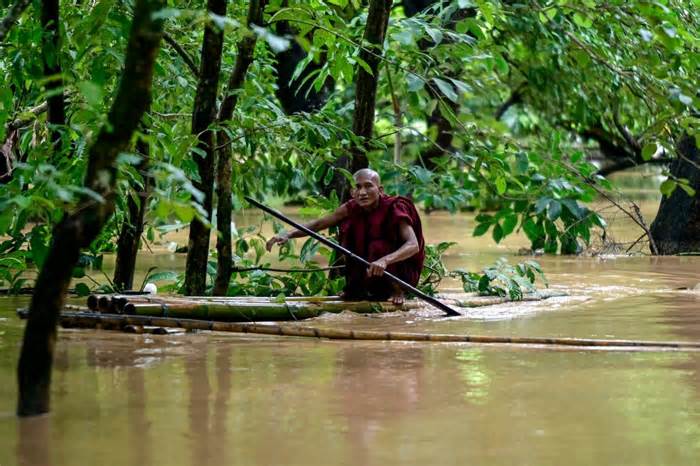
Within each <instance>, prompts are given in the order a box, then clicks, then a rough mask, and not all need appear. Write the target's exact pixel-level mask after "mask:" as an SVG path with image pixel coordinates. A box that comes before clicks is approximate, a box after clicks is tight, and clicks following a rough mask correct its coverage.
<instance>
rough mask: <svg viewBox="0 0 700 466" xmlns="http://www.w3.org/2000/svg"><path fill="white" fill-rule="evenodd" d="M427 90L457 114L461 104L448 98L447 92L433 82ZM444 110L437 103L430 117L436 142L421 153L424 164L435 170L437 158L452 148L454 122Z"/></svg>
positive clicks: (430, 124) (427, 167)
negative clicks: (446, 115) (447, 116)
mask: <svg viewBox="0 0 700 466" xmlns="http://www.w3.org/2000/svg"><path fill="white" fill-rule="evenodd" d="M427 90H428V94H429V95H430V97H432V98H433V99H436V100H438V101H440V102H443V103H444V104H445V106H446V107H447V108H448V109H449V111H450V112H452V113H453V114H455V115H457V112H458V111H459V105H458V104H457V103H455V102H452V101H451V100H450V99H448V98H447V97H446V96H445V94H443V93H442V92H441V91H440V90H439V89H437V88H436V87H435V86H434V85H432V84H428V86H427ZM442 112H443V110H442V108H441V107H440V105H437V106H436V107H435V110H433V113H432V114H430V116H429V117H428V133H431V132H432V131H431V128H435V133H436V135H437V136H436V137H435V143H434V144H431V145H430V147H428V148H427V149H426V150H425V151H423V152H421V154H420V159H421V162H422V164H423V166H424V167H425V168H426V169H428V170H430V171H434V170H435V169H436V168H437V163H436V162H435V159H436V158H438V157H441V156H443V155H445V154H446V153H448V152H449V151H450V150H451V149H452V140H453V139H454V134H453V132H454V128H452V123H451V122H450V120H448V119H447V118H446V117H445V115H443V114H442Z"/></svg>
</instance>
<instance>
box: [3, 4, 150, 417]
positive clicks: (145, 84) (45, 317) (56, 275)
mask: <svg viewBox="0 0 700 466" xmlns="http://www.w3.org/2000/svg"><path fill="white" fill-rule="evenodd" d="M163 6H164V1H163V0H137V2H136V5H135V7H134V20H133V24H132V29H131V34H130V37H129V45H128V48H127V52H126V61H125V65H124V73H123V76H122V80H121V83H120V85H119V89H118V91H117V95H116V98H115V99H114V103H113V105H112V108H111V110H110V112H109V115H108V122H107V124H106V125H105V126H103V128H102V129H101V130H100V133H99V135H98V136H97V139H96V140H95V143H94V144H93V145H92V147H91V148H90V151H89V159H88V167H87V171H86V175H85V187H86V188H89V189H90V190H92V191H94V192H96V193H97V194H99V195H101V196H102V197H103V199H104V201H103V202H96V201H95V200H94V199H92V198H90V197H86V198H84V199H83V200H82V202H81V204H80V205H79V206H78V208H77V209H76V210H75V211H74V212H73V213H71V214H67V215H66V216H65V217H64V219H63V220H62V221H61V222H60V223H59V224H58V225H57V226H56V228H55V229H54V234H53V242H52V245H51V248H50V250H49V253H48V256H47V259H46V262H45V263H44V266H43V268H42V269H41V272H40V273H39V277H38V279H37V283H36V289H35V293H34V296H33V297H32V302H31V305H30V308H29V320H28V322H27V326H26V329H25V332H24V340H23V342H22V350H21V353H20V359H19V366H18V368H17V379H18V384H19V399H18V404H17V414H18V415H19V416H32V415H38V414H42V413H46V412H48V411H49V405H50V403H49V401H50V397H49V395H50V386H51V366H52V363H53V351H54V345H55V342H56V323H57V322H58V319H59V313H60V311H61V308H62V307H63V302H64V299H65V293H66V290H67V289H68V285H69V283H70V279H71V272H72V270H73V267H74V266H75V264H76V263H77V261H78V256H79V253H80V248H81V247H87V246H89V245H90V243H91V242H92V241H93V240H94V239H95V238H96V237H97V235H98V234H99V232H100V230H101V229H102V227H103V225H104V224H105V222H106V221H107V220H108V218H109V217H110V215H111V214H112V212H113V210H114V195H115V193H114V189H115V186H116V166H115V162H116V159H117V156H118V155H119V153H120V152H122V151H124V150H126V149H127V147H128V146H129V141H130V139H131V136H132V134H133V132H134V130H135V129H136V126H137V124H138V122H139V121H140V120H141V117H142V116H143V113H144V112H145V110H146V108H147V106H148V103H149V101H150V96H151V82H152V77H153V65H154V63H155V60H156V55H157V52H158V45H159V43H160V37H161V31H162V20H157V19H156V20H154V19H153V18H152V14H153V13H154V12H155V11H158V10H160V9H161V8H162V7H163Z"/></svg>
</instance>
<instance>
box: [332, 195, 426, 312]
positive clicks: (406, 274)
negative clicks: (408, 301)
mask: <svg viewBox="0 0 700 466" xmlns="http://www.w3.org/2000/svg"><path fill="white" fill-rule="evenodd" d="M345 206H346V207H347V209H348V212H349V215H348V217H347V218H345V220H343V222H342V223H341V224H340V244H341V245H343V246H344V247H345V248H347V249H349V250H350V251H352V252H354V253H355V254H357V255H358V256H361V257H363V258H364V259H366V260H367V261H369V262H372V261H375V260H377V259H380V258H382V257H384V256H386V255H387V254H390V253H392V252H394V251H396V250H397V249H399V248H400V247H401V246H402V245H403V243H404V240H402V239H401V236H400V234H399V224H400V222H401V221H405V222H406V223H408V224H409V225H410V226H411V227H413V231H414V232H415V234H416V238H417V239H418V248H419V250H418V252H417V253H416V254H414V255H413V256H411V257H409V258H408V259H405V260H403V261H401V262H396V263H394V264H391V265H389V266H388V267H387V269H386V270H387V271H388V272H390V273H392V274H394V275H396V276H397V277H399V278H401V279H402V280H404V281H405V282H407V283H409V284H411V285H413V286H416V285H417V284H418V280H419V279H420V273H421V270H423V261H424V260H425V240H424V239H423V229H422V227H421V222H420V217H419V216H418V211H417V210H416V207H415V205H413V202H412V201H411V200H410V199H408V198H405V197H403V196H386V195H382V196H381V197H380V198H379V205H378V206H377V208H376V209H375V210H372V211H371V212H367V211H365V210H364V209H362V207H360V206H359V204H358V203H357V202H356V201H355V200H354V199H353V200H351V201H349V202H347V203H346V204H345ZM345 263H346V267H345V280H346V283H345V296H346V298H347V299H373V300H386V299H389V298H390V297H391V295H392V285H391V282H390V280H389V279H387V278H386V277H371V278H370V277H367V267H366V266H364V265H362V264H360V263H358V262H357V261H354V260H352V259H349V258H348V259H346V262H345Z"/></svg>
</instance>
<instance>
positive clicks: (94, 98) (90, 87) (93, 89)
mask: <svg viewBox="0 0 700 466" xmlns="http://www.w3.org/2000/svg"><path fill="white" fill-rule="evenodd" d="M78 89H80V93H81V94H82V95H83V97H85V101H86V102H87V103H88V105H90V106H91V107H98V106H100V105H101V104H102V97H103V93H102V86H99V85H98V84H95V83H94V82H92V81H82V82H79V83H78Z"/></svg>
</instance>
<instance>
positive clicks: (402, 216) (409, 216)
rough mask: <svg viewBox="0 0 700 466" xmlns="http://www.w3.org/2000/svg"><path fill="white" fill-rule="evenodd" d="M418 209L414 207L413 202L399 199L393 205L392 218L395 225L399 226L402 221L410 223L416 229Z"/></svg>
mask: <svg viewBox="0 0 700 466" xmlns="http://www.w3.org/2000/svg"><path fill="white" fill-rule="evenodd" d="M416 216H417V212H416V208H415V207H414V206H413V204H412V203H411V201H409V200H408V199H404V198H401V197H399V198H398V199H396V201H394V204H393V205H392V217H393V223H394V224H395V225H396V226H398V225H399V223H401V221H404V222H406V223H408V224H409V225H410V226H411V227H414V228H415V225H416Z"/></svg>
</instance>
